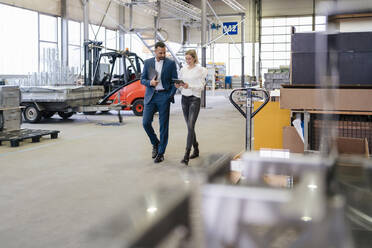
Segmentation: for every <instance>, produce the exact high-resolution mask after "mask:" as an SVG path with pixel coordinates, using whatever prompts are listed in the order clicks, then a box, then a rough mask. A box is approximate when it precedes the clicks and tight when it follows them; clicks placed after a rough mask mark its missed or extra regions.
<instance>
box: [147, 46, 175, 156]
mask: <svg viewBox="0 0 372 248" xmlns="http://www.w3.org/2000/svg"><path fill="white" fill-rule="evenodd" d="M165 53H166V48H165V44H164V43H163V42H157V43H156V44H155V58H151V59H147V60H145V63H144V68H143V73H142V76H141V84H143V85H145V86H146V93H145V101H144V103H145V108H144V110H143V120H142V124H143V128H144V129H145V131H146V133H147V135H148V136H149V138H150V141H151V144H152V147H153V149H152V158H154V162H155V163H160V162H162V161H163V160H164V152H165V148H166V147H167V144H168V129H169V110H170V103H171V102H172V103H174V94H175V93H176V90H177V89H176V87H175V86H174V83H173V82H172V79H175V78H178V76H177V67H176V63H175V62H174V61H173V60H170V59H167V58H166V57H165ZM156 111H159V124H160V140H159V139H158V137H157V136H156V134H155V131H154V129H153V127H152V121H153V119H154V114H155V112H156Z"/></svg>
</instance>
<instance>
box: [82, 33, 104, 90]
mask: <svg viewBox="0 0 372 248" xmlns="http://www.w3.org/2000/svg"><path fill="white" fill-rule="evenodd" d="M101 46H102V42H101V41H92V40H89V41H85V42H84V85H86V86H88V85H92V81H93V80H92V76H93V72H94V71H95V66H96V65H97V62H98V61H99V57H100V53H101V50H102V48H101ZM98 67H99V66H98ZM98 73H99V68H98Z"/></svg>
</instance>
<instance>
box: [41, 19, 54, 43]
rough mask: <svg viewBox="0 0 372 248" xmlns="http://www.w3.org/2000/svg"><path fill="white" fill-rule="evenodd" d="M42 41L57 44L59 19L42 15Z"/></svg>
mask: <svg viewBox="0 0 372 248" xmlns="http://www.w3.org/2000/svg"><path fill="white" fill-rule="evenodd" d="M40 40H44V41H52V42H57V18H56V17H53V16H47V15H40Z"/></svg>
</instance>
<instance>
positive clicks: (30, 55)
mask: <svg viewBox="0 0 372 248" xmlns="http://www.w3.org/2000/svg"><path fill="white" fill-rule="evenodd" d="M0 34H1V39H0V54H1V56H0V74H27V73H30V72H37V71H38V14H37V13H36V12H34V11H29V10H24V9H20V8H15V7H10V6H7V5H2V4H0ZM25 37H27V42H25Z"/></svg>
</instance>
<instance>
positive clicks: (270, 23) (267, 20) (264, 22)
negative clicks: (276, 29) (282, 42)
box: [261, 18, 274, 27]
mask: <svg viewBox="0 0 372 248" xmlns="http://www.w3.org/2000/svg"><path fill="white" fill-rule="evenodd" d="M261 25H262V27H266V26H273V25H274V19H273V18H262V22H261Z"/></svg>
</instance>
